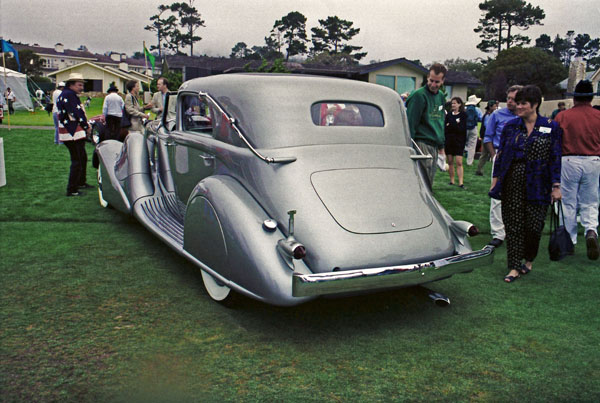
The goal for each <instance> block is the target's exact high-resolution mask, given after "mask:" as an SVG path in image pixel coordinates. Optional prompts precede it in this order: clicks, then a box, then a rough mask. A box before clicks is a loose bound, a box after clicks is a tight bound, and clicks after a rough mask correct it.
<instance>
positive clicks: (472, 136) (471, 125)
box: [465, 95, 483, 165]
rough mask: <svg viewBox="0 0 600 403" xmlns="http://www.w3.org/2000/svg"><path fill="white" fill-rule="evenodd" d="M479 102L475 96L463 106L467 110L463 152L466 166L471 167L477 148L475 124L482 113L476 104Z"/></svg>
mask: <svg viewBox="0 0 600 403" xmlns="http://www.w3.org/2000/svg"><path fill="white" fill-rule="evenodd" d="M479 102H481V98H477V96H476V95H471V96H470V97H469V98H468V99H467V102H465V105H466V106H467V110H466V111H465V112H466V114H467V142H466V143H465V150H466V151H467V165H473V160H474V159H475V149H476V148H477V122H481V118H482V117H483V113H482V112H481V109H479V108H478V107H477V104H479Z"/></svg>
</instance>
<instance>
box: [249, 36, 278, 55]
mask: <svg viewBox="0 0 600 403" xmlns="http://www.w3.org/2000/svg"><path fill="white" fill-rule="evenodd" d="M280 48H281V44H280V42H278V41H277V39H276V38H274V37H273V35H271V36H265V45H264V46H252V52H253V53H252V55H250V57H249V58H250V59H258V60H260V59H265V60H269V61H273V60H275V59H280V58H283V54H282V53H281V51H280Z"/></svg>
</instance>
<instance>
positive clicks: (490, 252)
mask: <svg viewBox="0 0 600 403" xmlns="http://www.w3.org/2000/svg"><path fill="white" fill-rule="evenodd" d="M493 261H494V248H493V247H488V246H486V247H485V248H483V249H481V250H478V251H474V252H469V253H465V254H462V255H456V256H450V257H447V258H444V259H438V260H432V261H429V262H424V263H417V264H411V265H404V266H389V267H377V268H371V269H358V270H347V271H337V272H329V273H314V274H299V273H295V274H294V276H293V279H292V295H293V296H294V297H306V296H313V295H325V294H337V293H345V292H355V291H363V290H376V289H384V288H395V287H408V286H413V285H418V284H423V283H428V282H431V281H436V280H441V279H443V278H446V277H450V276H452V275H454V274H457V273H464V272H468V271H471V270H473V269H475V268H477V267H481V266H485V265H489V264H491V263H492V262H493Z"/></svg>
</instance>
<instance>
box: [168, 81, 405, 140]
mask: <svg viewBox="0 0 600 403" xmlns="http://www.w3.org/2000/svg"><path fill="white" fill-rule="evenodd" d="M179 91H180V92H182V91H193V92H207V93H209V94H210V95H211V96H212V97H213V98H214V99H216V100H217V102H219V104H220V105H221V106H222V107H223V108H224V109H225V110H226V111H227V112H228V113H229V114H231V115H232V116H233V117H234V118H235V119H236V121H237V122H238V125H239V127H240V128H241V129H242V131H243V132H244V133H245V134H246V135H247V136H248V137H249V139H250V140H251V141H252V142H253V143H254V144H255V146H258V147H266V148H279V147H289V146H294V145H306V144H313V143H314V144H324V143H327V142H329V141H331V142H332V143H335V142H339V137H337V138H336V137H335V136H324V135H323V130H329V131H332V132H333V131H339V130H344V132H345V133H348V134H346V135H345V137H344V141H345V142H348V143H363V142H365V141H366V142H367V143H373V142H375V143H381V144H395V145H405V143H406V139H405V138H404V137H405V136H404V134H405V127H406V126H405V125H404V123H403V121H402V113H401V108H402V107H401V106H400V105H401V104H402V101H401V98H400V96H399V95H398V94H397V93H396V92H395V91H393V90H391V89H389V88H387V87H384V86H382V85H375V84H371V83H366V82H361V81H356V80H349V79H341V78H333V77H322V76H310V75H296V74H269V73H245V74H222V75H216V76H209V77H202V78H196V79H193V80H190V81H187V82H185V83H184V84H182V86H181V87H180V88H179ZM318 102H338V103H342V102H348V103H349V102H356V103H368V104H373V105H376V106H377V107H379V108H380V109H381V111H382V112H383V116H384V122H385V124H384V127H382V128H379V127H378V128H372V127H348V126H345V127H331V126H330V127H319V126H317V125H315V124H314V123H313V122H312V118H311V113H310V108H311V106H312V105H313V104H314V103H318ZM365 130H366V131H372V130H377V131H378V134H377V135H376V136H365V135H364V132H365ZM281 133H286V134H293V135H288V136H280V135H279V134H281ZM398 133H401V134H402V136H398ZM353 134H355V135H353ZM369 137H370V138H369ZM398 137H402V140H400V141H399V140H398ZM366 138H367V140H365V139H366ZM295 140H298V141H295Z"/></svg>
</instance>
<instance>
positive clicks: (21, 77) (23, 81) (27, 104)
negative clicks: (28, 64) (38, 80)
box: [0, 66, 33, 110]
mask: <svg viewBox="0 0 600 403" xmlns="http://www.w3.org/2000/svg"><path fill="white" fill-rule="evenodd" d="M5 70H6V82H5V81H4V80H5V78H4V71H5ZM6 87H9V88H10V89H11V91H13V92H14V93H15V97H16V98H17V100H16V102H15V104H14V106H15V109H27V110H33V104H32V103H31V96H30V95H29V90H28V89H27V76H26V75H25V74H22V73H19V72H18V71H14V70H11V69H5V68H4V67H1V66H0V93H1V94H4V91H6ZM5 105H6V102H5ZM5 108H6V106H5Z"/></svg>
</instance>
